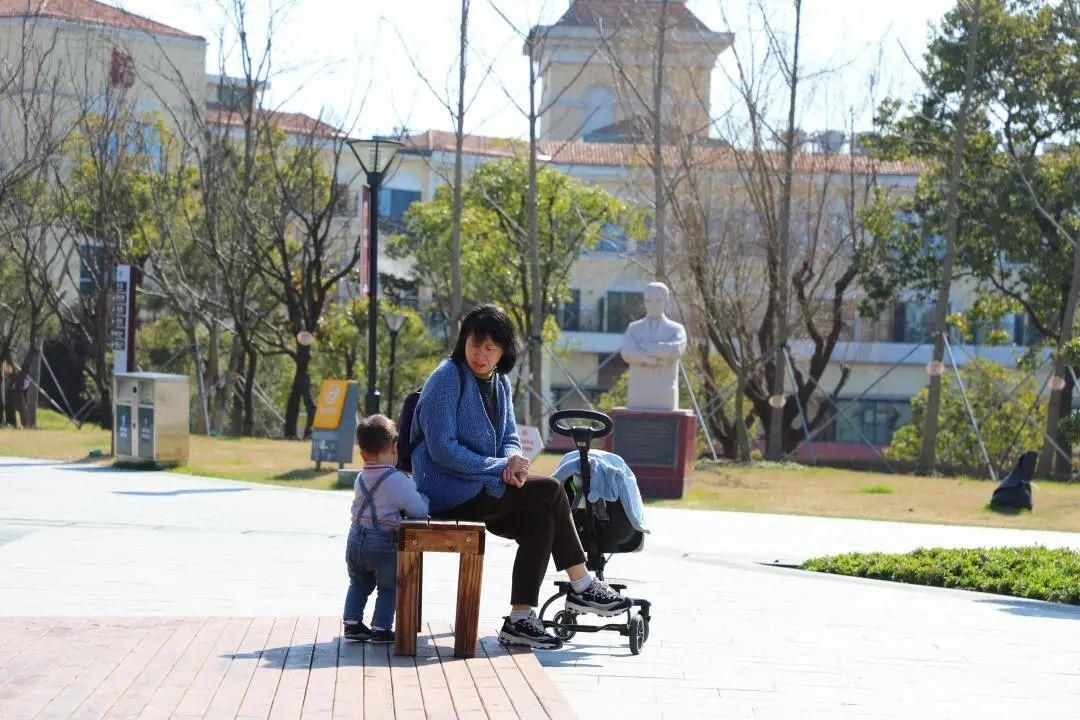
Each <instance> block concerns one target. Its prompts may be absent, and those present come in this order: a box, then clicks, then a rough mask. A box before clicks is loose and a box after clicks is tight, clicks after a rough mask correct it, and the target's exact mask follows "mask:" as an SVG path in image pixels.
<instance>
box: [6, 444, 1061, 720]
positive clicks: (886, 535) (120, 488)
mask: <svg viewBox="0 0 1080 720" xmlns="http://www.w3.org/2000/svg"><path fill="white" fill-rule="evenodd" d="M349 500H350V498H349V495H348V494H347V493H329V492H320V491H311V490H300V489H290V488H283V487H276V486H268V485H257V484H245V483H237V482H230V481H224V480H214V479H206V478H194V477H188V476H180V475H174V474H170V473H151V472H134V471H119V470H112V469H102V468H98V467H93V466H80V465H57V464H52V463H41V462H36V461H28V460H17V459H0V616H4V617H48V616H55V617H65V618H71V617H80V616H81V617H87V618H90V617H137V618H154V617H160V618H175V617H191V616H199V617H265V616H274V617H277V616H306V617H318V616H322V617H336V616H337V615H338V614H339V613H340V609H341V604H342V600H343V598H344V591H345V585H346V577H345V570H344V562H343V556H344V541H345V533H346V531H347V525H348V508H349ZM647 521H648V523H649V525H650V526H651V529H652V530H653V533H652V534H651V535H650V536H649V538H648V540H647V542H646V549H645V551H644V552H642V553H636V554H631V555H620V556H616V557H615V558H613V560H612V562H611V566H610V570H611V574H612V575H613V576H616V577H618V578H622V579H625V580H626V581H627V582H628V583H629V585H630V589H629V590H628V592H629V593H630V594H632V595H637V596H640V597H645V598H648V599H649V600H650V601H651V602H652V603H653V617H654V620H653V623H652V629H651V636H650V639H649V642H648V644H647V645H646V647H645V650H644V652H643V653H642V654H641V655H640V656H632V655H631V654H630V651H629V647H628V645H627V643H626V639H625V638H622V637H620V636H618V635H617V634H615V633H600V634H596V635H590V636H582V635H579V636H578V637H577V638H575V639H574V641H573V643H571V644H569V645H567V647H566V648H564V649H563V650H561V651H559V652H544V653H537V657H538V658H539V660H540V663H541V664H542V665H543V666H544V667H545V668H546V671H547V673H548V675H549V676H550V678H551V679H552V680H553V681H554V683H555V685H556V687H557V688H558V689H559V690H560V691H561V692H562V695H563V696H564V697H565V698H567V699H568V701H569V703H570V705H571V706H572V707H573V709H574V711H575V712H576V713H577V714H578V716H579V717H582V718H587V717H588V718H591V717H597V716H602V717H612V718H616V717H618V718H622V717H631V718H692V717H725V718H836V717H851V718H863V717H894V718H912V717H918V718H920V720H924V719H928V718H1007V717H1038V718H1074V717H1077V714H1078V711H1077V707H1078V705H1080V641H1078V640H1077V638H1080V608H1073V607H1065V606H1057V605H1052V604H1048V603H1041V602H1033V601H1025V600H1019V599H1013V598H1004V597H997V596H991V595H985V594H979V593H970V592H963V591H956V590H942V589H934V588H921V587H912V586H904V585H897V584H892V583H884V582H875V581H866V580H858V579H852V578H840V577H832V576H823V575H816V574H811V573H805V572H801V571H798V570H792V569H787V568H784V567H777V566H775V565H774V563H780V564H783V565H787V564H793V563H796V562H798V561H801V560H803V559H805V558H807V557H811V556H814V555H819V554H825V553H834V552H841V551H849V550H886V551H900V550H907V549H912V548H915V547H919V546H939V545H945V546H1001V545H1018V544H1032V543H1040V544H1044V545H1048V546H1070V547H1073V548H1077V549H1080V535H1077V534H1071V533H1042V532H1031V531H1010V530H996V529H986V528H968V527H947V526H933V525H916V524H903V523H880V522H867V521H854V520H836V519H823V518H809V517H796V516H773V515H753V514H742V513H726V512H698V511H689V510H671V509H655V508H649V509H647ZM512 560H513V546H512V544H511V543H509V542H507V541H503V540H501V539H499V538H495V537H490V538H489V542H488V549H487V557H486V562H485V567H484V590H483V599H482V605H481V626H480V635H481V638H482V639H483V638H484V637H485V636H489V637H490V636H492V635H494V634H495V632H496V628H497V627H498V623H499V621H500V616H501V615H502V613H504V612H505V611H506V605H505V603H506V600H507V599H508V598H507V595H508V585H509V576H510V566H511V563H512ZM455 561H456V558H452V557H450V556H445V557H441V556H437V555H436V556H432V557H431V559H430V560H428V561H426V562H425V593H424V599H425V606H424V615H425V619H426V620H430V621H431V622H438V621H443V622H449V621H452V619H453V603H454V588H455V582H456V562H455ZM555 577H556V576H555V575H554V574H553V575H552V579H554V578H555ZM0 642H2V639H0ZM0 690H2V678H0ZM0 715H3V712H2V707H0Z"/></svg>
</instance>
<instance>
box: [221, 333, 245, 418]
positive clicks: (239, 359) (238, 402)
mask: <svg viewBox="0 0 1080 720" xmlns="http://www.w3.org/2000/svg"><path fill="white" fill-rule="evenodd" d="M238 346H239V340H238V339H237V338H236V337H235V336H234V337H233V353H234V357H235V358H236V373H237V376H239V377H243V378H246V377H247V373H246V372H245V371H246V370H247V353H246V351H244V350H243V349H242V348H240V347H238ZM244 384H245V386H246V385H247V382H246V380H245V383H244ZM228 388H229V392H228V394H227V395H225V396H224V397H223V398H222V403H227V402H228V401H229V400H232V408H231V410H230V412H229V434H230V435H232V436H233V437H240V436H241V435H243V434H244V398H243V395H242V393H236V392H234V391H233V377H232V376H230V377H229V379H228Z"/></svg>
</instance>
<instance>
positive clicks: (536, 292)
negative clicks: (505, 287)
mask: <svg viewBox="0 0 1080 720" xmlns="http://www.w3.org/2000/svg"><path fill="white" fill-rule="evenodd" d="M530 37H531V36H530ZM533 57H534V55H533V53H532V52H531V49H530V53H529V192H528V197H527V200H526V210H527V213H528V231H527V232H528V242H529V291H530V293H529V294H530V307H531V312H530V317H529V335H530V337H529V374H530V375H531V377H532V383H531V384H532V388H533V392H532V393H530V395H529V424H530V425H534V426H536V427H540V426H541V425H542V424H543V423H542V421H541V419H542V418H543V415H544V405H543V403H542V402H541V396H542V395H543V393H544V379H543V371H542V369H541V364H542V363H543V347H542V346H541V344H540V343H541V336H542V334H543V328H544V307H543V298H542V296H541V293H540V289H541V288H540V249H539V246H538V242H539V240H538V238H537V229H536V173H537V169H536V152H537V150H536V121H537V115H536V82H537V78H536V64H535V63H534V62H533V59H532V58H533ZM541 432H543V430H542V429H541Z"/></svg>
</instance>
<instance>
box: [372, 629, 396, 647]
mask: <svg viewBox="0 0 1080 720" xmlns="http://www.w3.org/2000/svg"><path fill="white" fill-rule="evenodd" d="M368 642H369V643H371V644H372V645H389V644H390V643H392V642H394V631H393V630H381V629H380V630H372V631H371V637H370V638H368Z"/></svg>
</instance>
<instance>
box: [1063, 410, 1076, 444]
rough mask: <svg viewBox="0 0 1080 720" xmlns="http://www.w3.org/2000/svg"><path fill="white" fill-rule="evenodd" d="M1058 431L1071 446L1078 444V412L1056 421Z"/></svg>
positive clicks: (1074, 411)
mask: <svg viewBox="0 0 1080 720" xmlns="http://www.w3.org/2000/svg"><path fill="white" fill-rule="evenodd" d="M1058 429H1059V430H1060V431H1061V433H1062V435H1064V436H1065V438H1066V439H1067V440H1068V441H1069V443H1070V444H1071V445H1076V444H1077V443H1080V410H1073V411H1072V412H1071V413H1069V414H1068V415H1066V416H1065V417H1063V418H1061V420H1059V421H1058Z"/></svg>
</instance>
